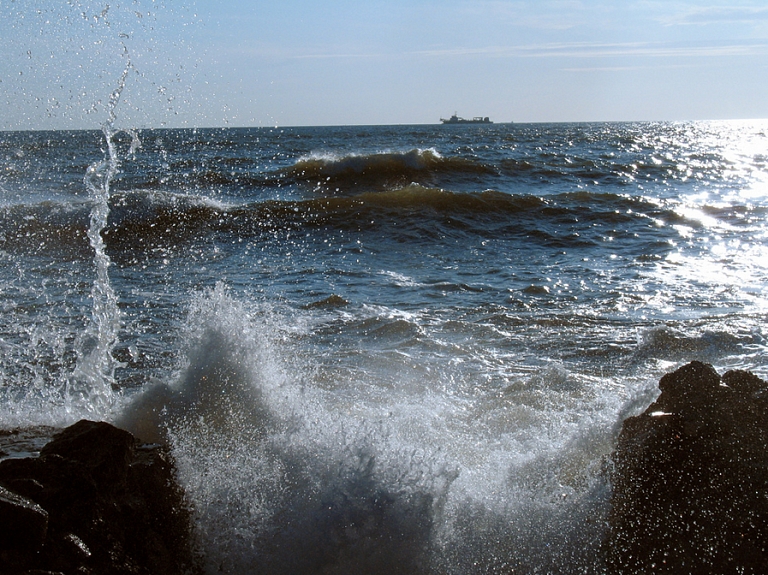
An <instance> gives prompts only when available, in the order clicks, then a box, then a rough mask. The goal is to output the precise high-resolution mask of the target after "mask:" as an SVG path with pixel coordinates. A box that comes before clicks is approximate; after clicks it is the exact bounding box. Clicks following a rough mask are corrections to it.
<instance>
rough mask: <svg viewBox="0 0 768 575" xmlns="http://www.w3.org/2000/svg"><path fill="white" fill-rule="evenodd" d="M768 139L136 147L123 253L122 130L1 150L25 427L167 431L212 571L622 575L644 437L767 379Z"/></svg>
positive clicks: (0, 331)
mask: <svg viewBox="0 0 768 575" xmlns="http://www.w3.org/2000/svg"><path fill="white" fill-rule="evenodd" d="M767 129H768V124H766V123H765V122H691V123H629V124H618V123H614V124H520V125H517V124H508V125H505V124H499V125H487V126H377V127H328V128H286V129H226V130H157V131H142V132H139V133H138V134H136V136H137V137H138V139H139V140H140V141H141V148H139V149H134V150H132V149H131V147H132V144H135V143H136V142H135V141H134V140H133V135H132V134H131V133H118V134H112V133H107V134H106V137H107V139H108V140H109V141H110V142H111V143H112V146H113V149H114V151H115V154H116V158H117V159H118V163H117V165H116V168H117V169H116V173H115V174H114V175H110V177H109V181H108V184H109V185H108V187H107V192H108V198H107V200H108V203H107V207H108V213H107V214H106V221H105V225H104V226H103V229H101V228H99V229H101V233H100V234H99V236H100V237H102V238H103V242H104V243H103V252H104V253H103V255H104V256H105V257H106V260H99V258H98V257H97V256H98V253H96V255H95V252H98V250H99V247H98V245H97V244H98V242H97V244H94V243H93V242H92V241H91V240H89V232H90V234H91V237H93V233H94V221H93V219H92V218H93V215H94V213H95V212H94V210H95V209H96V207H97V201H96V200H95V199H94V197H93V194H92V193H91V194H90V195H89V189H88V185H87V182H88V180H85V181H84V177H85V176H86V173H87V172H88V169H89V166H90V167H91V168H92V169H93V166H97V165H98V162H100V161H103V160H104V159H108V158H109V149H108V147H107V143H106V142H105V134H102V133H98V132H13V133H11V132H6V133H2V134H0V161H1V162H2V163H1V164H0V166H2V170H1V171H0V195H1V196H2V200H1V203H0V259H2V261H3V266H2V268H0V285H2V291H1V292H0V348H2V351H3V353H2V356H1V359H0V377H1V378H2V379H1V384H0V397H1V398H2V401H3V402H4V404H5V405H6V409H5V410H3V412H2V415H1V416H0V424H2V425H3V426H4V427H6V428H9V427H13V426H18V425H60V424H63V423H66V422H70V421H73V420H75V419H77V418H79V417H82V416H88V417H102V418H105V419H108V420H113V421H116V422H118V423H120V424H121V425H125V426H127V427H129V428H131V429H133V430H134V431H136V432H137V433H139V434H140V435H141V436H142V437H145V438H147V439H150V440H156V439H162V438H167V439H168V440H169V441H171V443H172V445H173V447H174V453H175V456H176V460H177V464H178V466H179V470H180V476H181V479H182V481H183V483H184V484H185V486H186V488H187V491H188V493H189V495H190V499H191V500H192V502H193V504H194V509H195V513H196V517H197V525H198V537H199V541H200V547H201V549H202V550H203V552H204V554H205V558H206V561H207V566H208V570H209V571H211V572H216V571H218V570H219V569H222V570H223V571H224V572H229V573H252V572H269V573H295V572H302V573H315V572H316V573H320V572H323V573H350V572H363V573H377V572H382V573H384V572H386V573H396V572H408V573H507V572H509V571H510V570H511V569H517V570H518V571H520V572H531V573H533V572H553V573H554V572H557V573H581V572H590V571H596V570H599V563H600V562H599V557H598V553H597V550H598V547H599V541H600V538H601V536H602V525H603V517H604V512H605V505H606V502H607V497H608V494H609V493H610V487H609V485H608V482H607V475H606V468H607V467H609V458H608V456H609V454H610V450H611V448H612V445H613V441H614V438H615V434H616V430H617V429H618V426H619V424H620V422H621V420H622V418H623V417H624V416H626V415H627V414H628V413H632V412H633V411H636V410H638V409H641V408H643V407H644V406H645V405H646V404H647V403H648V401H650V399H651V398H652V397H653V395H654V393H655V389H656V382H657V381H658V377H659V376H660V375H661V374H662V373H664V372H665V371H667V370H669V369H672V368H674V367H675V366H677V365H679V364H681V363H684V362H687V361H690V360H693V359H700V360H704V361H706V362H710V363H713V364H714V365H715V366H716V367H717V368H718V369H720V370H721V371H722V370H725V369H729V368H736V367H738V368H746V369H751V370H753V371H754V372H756V373H757V374H758V375H761V376H763V377H766V375H768V364H767V362H766V340H765V329H764V327H763V326H764V324H765V319H766V314H767V313H768V306H766V302H767V300H766V285H767V284H768V282H767V281H766V280H767V277H768V257H766V256H768V254H767V253H766V248H767V246H768V235H767V233H766V232H767V229H768V228H767V227H766V219H767V218H766V216H767V215H768V169H767V167H766V157H767V152H766V150H767V149H768V138H767V137H766V130H767ZM100 261H101V262H102V264H101V265H103V264H104V262H107V263H108V264H109V265H107V266H106V268H107V271H108V274H106V275H104V274H101V275H100V274H99V273H98V269H99V265H100V264H99V262H100ZM109 290H112V291H113V293H114V295H115V297H116V299H117V306H118V307H117V309H115V310H113V311H109V312H107V313H108V315H109V316H110V317H109V318H107V319H108V320H110V321H113V322H116V325H117V326H118V330H117V332H116V334H117V337H116V339H115V341H114V342H112V343H111V344H110V345H109V346H107V347H108V348H109V349H110V350H111V351H110V352H104V351H103V350H102V351H97V352H96V353H97V355H98V354H102V355H103V354H104V353H108V355H109V356H110V357H111V358H113V359H114V361H116V362H117V364H116V366H115V369H114V371H113V372H112V371H110V369H107V370H105V371H102V372H101V375H100V376H99V377H101V378H102V379H101V380H100V382H99V385H102V384H103V385H104V386H105V387H104V389H105V390H106V391H104V392H103V393H102V392H99V393H96V391H95V390H94V384H92V383H88V382H87V381H85V382H84V380H83V378H82V377H80V376H79V375H78V374H80V373H82V369H81V368H82V365H83V362H84V358H86V357H88V354H89V353H90V352H91V351H93V350H94V349H97V350H99V349H101V348H99V347H98V344H99V341H96V340H99V337H100V336H97V337H96V340H93V334H94V333H97V332H95V331H94V326H95V324H96V323H97V321H98V320H97V319H95V317H96V316H94V313H93V310H94V301H95V300H96V299H97V298H98V294H101V293H109ZM96 387H98V386H96ZM97 399H98V401H97ZM102 400H103V401H102Z"/></svg>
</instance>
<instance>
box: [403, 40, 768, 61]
mask: <svg viewBox="0 0 768 575" xmlns="http://www.w3.org/2000/svg"><path fill="white" fill-rule="evenodd" d="M416 54H419V55H423V56H433V57H439V56H446V57H458V56H488V57H516V58H610V57H619V56H622V57H633V56H635V57H664V58H669V57H677V58H680V57H688V58H692V57H716V56H755V55H765V54H768V42H754V43H733V44H721V45H717V44H712V45H683V44H675V43H649V42H625V43H590V42H571V43H553V44H533V45H523V46H487V47H481V48H447V49H439V50H422V51H419V52H416Z"/></svg>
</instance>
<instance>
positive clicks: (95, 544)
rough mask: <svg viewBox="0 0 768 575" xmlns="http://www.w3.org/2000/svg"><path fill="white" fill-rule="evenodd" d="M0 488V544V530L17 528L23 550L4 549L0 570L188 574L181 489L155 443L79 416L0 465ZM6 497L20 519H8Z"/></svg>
mask: <svg viewBox="0 0 768 575" xmlns="http://www.w3.org/2000/svg"><path fill="white" fill-rule="evenodd" d="M0 485H2V486H3V491H1V492H0V509H2V511H3V512H2V514H1V515H0V522H2V525H0V549H3V548H4V547H3V546H4V542H3V541H8V539H7V538H6V539H3V532H4V531H11V532H13V531H16V530H17V528H18V527H21V526H23V528H24V530H25V533H26V534H22V533H21V531H19V533H18V535H17V539H18V538H21V539H22V540H23V541H24V542H25V543H26V548H25V549H26V550H21V548H20V547H18V546H15V547H13V549H15V550H14V551H13V552H12V553H11V552H9V553H6V554H5V555H4V556H3V557H2V558H3V564H2V565H0V573H16V572H27V571H30V572H34V571H38V572H46V571H48V572H60V573H65V574H69V573H78V574H90V575H99V574H102V573H103V574H107V573H108V574H115V575H121V574H124V575H128V574H130V575H134V574H154V573H158V574H160V573H162V574H176V573H178V574H181V573H190V572H191V573H194V572H196V567H195V561H194V558H193V552H192V545H191V538H190V532H189V516H188V512H187V507H186V504H185V500H184V496H183V492H182V490H181V488H180V487H179V486H178V485H177V483H176V481H175V479H174V468H173V465H172V462H171V460H170V458H169V456H168V453H167V451H166V450H165V449H164V448H162V447H160V446H142V445H140V444H139V443H138V441H137V440H136V439H135V438H134V437H133V436H132V435H131V434H130V433H128V432H126V431H123V430H121V429H117V428H116V427H113V426H111V425H109V424H107V423H97V422H91V421H80V422H78V423H76V424H75V425H73V426H71V427H68V428H66V429H65V430H63V431H62V432H61V433H59V434H58V435H56V436H55V437H54V439H53V440H52V441H51V442H49V443H48V444H47V445H45V447H43V448H42V450H41V451H40V456H39V457H28V458H16V459H6V460H4V461H0ZM4 494H8V495H7V496H6V497H3V495H4ZM5 500H7V501H8V502H9V503H7V505H9V506H10V507H8V508H9V509H13V510H15V511H14V513H17V514H19V517H21V518H20V519H18V520H17V519H15V518H13V519H9V516H8V515H6V513H5V507H3V506H4V505H6V503H5V502H4V501H5ZM43 518H45V519H46V524H45V527H46V528H45V529H43V527H42V519H43ZM35 529H36V531H35Z"/></svg>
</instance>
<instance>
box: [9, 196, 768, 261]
mask: <svg viewBox="0 0 768 575" xmlns="http://www.w3.org/2000/svg"><path fill="white" fill-rule="evenodd" d="M749 210H759V211H761V210H762V209H761V208H745V207H739V206H734V207H731V208H717V209H714V208H713V209H711V210H708V212H709V213H710V214H711V216H710V217H716V218H718V219H724V220H733V221H734V222H737V221H747V222H748V220H749V219H750V218H746V217H745V214H746V215H749V214H748V212H749ZM89 211H90V203H89V202H86V201H81V200H79V201H77V202H72V203H67V202H53V201H42V202H39V203H36V204H25V205H15V206H6V207H5V208H3V209H0V249H2V250H6V251H9V252H21V253H47V252H48V251H50V250H56V251H63V252H64V253H68V254H70V255H80V256H83V257H90V251H89V250H90V248H89V243H88V239H87V235H86V231H87V228H88V221H89ZM753 215H754V214H753ZM691 217H693V216H689V215H686V212H685V211H684V210H682V211H681V210H679V209H678V206H677V205H676V204H671V203H664V202H660V201H657V200H651V199H647V198H643V197H632V196H629V195H620V194H600V193H596V192H587V191H581V192H569V193H563V194H557V195H551V196H545V197H538V196H534V195H529V194H519V195H513V194H507V193H503V192H498V191H494V190H486V191H483V192H470V193H461V192H453V191H449V190H444V189H441V188H434V187H425V186H422V185H419V184H407V185H405V186H402V187H399V188H395V189H391V190H384V191H367V192H363V193H358V194H356V195H333V196H330V197H322V198H311V199H304V200H276V199H270V200H265V201H256V202H249V203H236V204H234V203H230V204H226V203H222V202H217V201H214V200H211V199H209V198H207V197H206V196H203V195H196V194H190V193H187V194H183V193H172V192H164V191H157V190H147V189H138V190H132V191H118V192H115V193H114V194H113V196H112V198H111V202H110V216H109V225H108V226H107V227H106V229H105V230H104V233H103V235H104V240H105V242H106V244H107V248H108V250H110V253H111V257H118V258H119V257H120V255H121V254H123V255H128V254H136V253H141V252H148V253H149V252H151V251H152V250H153V249H155V248H158V247H163V248H164V249H171V250H172V249H183V248H184V246H188V245H189V243H190V242H200V241H221V240H225V239H226V238H227V237H232V238H238V241H244V240H258V239H259V238H262V237H265V236H270V237H273V238H274V237H275V234H278V235H279V236H280V237H285V236H286V235H290V234H294V237H295V234H296V233H298V232H302V233H306V234H309V235H313V234H317V233H321V234H326V233H328V232H329V231H331V230H337V231H343V232H353V233H357V234H365V235H369V236H370V238H371V239H376V241H379V240H380V239H384V238H386V239H389V240H396V241H400V242H410V243H413V244H414V245H418V244H420V243H425V242H427V243H430V242H441V241H445V240H447V239H449V238H453V239H462V238H469V237H472V236H475V237H477V236H480V237H486V238H487V237H494V238H501V239H503V238H507V239H517V240H521V241H522V240H525V241H530V242H534V243H537V244H540V245H545V246H550V247H562V248H567V247H578V246H591V245H597V244H600V243H601V242H603V241H604V240H605V237H608V236H610V237H611V238H613V239H612V240H611V241H614V242H615V244H614V245H616V246H618V245H619V244H620V242H621V240H626V242H627V244H628V245H629V244H632V245H634V247H635V249H639V250H641V251H642V250H643V249H645V250H647V249H650V248H651V247H653V249H654V250H655V249H657V248H658V249H669V247H668V242H667V240H668V239H669V236H671V235H676V234H677V232H676V231H675V230H674V227H675V226H676V225H678V224H685V225H690V226H691V227H698V224H697V222H695V221H694V220H690V218H691ZM640 235H642V236H643V242H639V243H638V241H637V238H638V237H640ZM665 246H666V247H665ZM617 249H618V248H617ZM643 253H644V252H643ZM641 255H642V254H641ZM646 255H647V254H646Z"/></svg>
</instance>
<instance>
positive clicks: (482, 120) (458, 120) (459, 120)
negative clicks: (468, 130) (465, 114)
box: [440, 112, 493, 124]
mask: <svg viewBox="0 0 768 575" xmlns="http://www.w3.org/2000/svg"><path fill="white" fill-rule="evenodd" d="M440 121H441V122H442V123H443V124H493V122H491V119H490V118H489V117H488V116H486V117H485V118H482V117H480V116H475V117H474V118H472V119H471V120H467V119H465V118H459V116H458V115H457V114H456V112H454V113H453V116H451V117H450V118H448V119H447V120H446V119H445V118H440Z"/></svg>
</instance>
